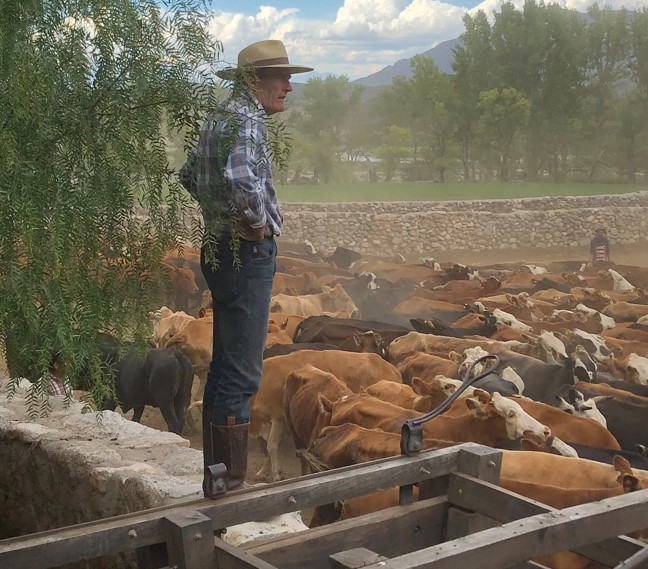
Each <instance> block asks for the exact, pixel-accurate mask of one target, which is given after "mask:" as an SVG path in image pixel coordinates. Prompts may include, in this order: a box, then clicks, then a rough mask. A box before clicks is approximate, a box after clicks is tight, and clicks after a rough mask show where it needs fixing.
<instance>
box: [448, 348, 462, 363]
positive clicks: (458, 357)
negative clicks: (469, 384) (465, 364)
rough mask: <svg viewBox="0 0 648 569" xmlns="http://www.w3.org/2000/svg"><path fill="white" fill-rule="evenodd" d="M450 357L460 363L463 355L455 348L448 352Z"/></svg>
mask: <svg viewBox="0 0 648 569" xmlns="http://www.w3.org/2000/svg"><path fill="white" fill-rule="evenodd" d="M448 359H449V360H450V361H452V362H454V363H456V364H460V363H461V360H462V359H463V356H462V355H461V354H460V353H459V352H455V351H454V350H453V351H451V352H450V353H449V354H448Z"/></svg>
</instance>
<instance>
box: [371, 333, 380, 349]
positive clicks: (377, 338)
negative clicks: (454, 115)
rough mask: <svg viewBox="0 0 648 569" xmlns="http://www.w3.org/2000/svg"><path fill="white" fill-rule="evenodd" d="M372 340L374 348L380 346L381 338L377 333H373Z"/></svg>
mask: <svg viewBox="0 0 648 569" xmlns="http://www.w3.org/2000/svg"><path fill="white" fill-rule="evenodd" d="M373 339H374V343H375V344H376V346H381V345H382V336H381V335H380V334H379V333H378V332H374V334H373Z"/></svg>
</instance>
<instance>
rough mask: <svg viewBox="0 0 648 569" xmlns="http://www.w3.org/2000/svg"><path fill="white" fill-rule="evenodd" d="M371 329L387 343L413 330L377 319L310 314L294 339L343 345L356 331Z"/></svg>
mask: <svg viewBox="0 0 648 569" xmlns="http://www.w3.org/2000/svg"><path fill="white" fill-rule="evenodd" d="M370 330H371V331H373V332H378V333H379V334H380V336H381V338H382V341H383V343H384V344H385V345H388V344H389V343H390V342H392V340H394V339H395V338H398V337H399V336H404V335H405V334H408V333H409V332H412V329H411V328H407V327H405V326H397V325H396V324H390V323H387V322H380V321H377V320H355V319H351V318H334V317H332V316H309V317H308V318H305V319H304V320H302V321H301V322H300V323H299V324H298V325H297V328H296V329H295V334H294V335H293V341H294V342H295V343H298V342H322V343H325V344H334V345H336V346H339V347H341V346H342V344H343V343H344V342H345V341H347V340H349V339H351V338H353V335H354V334H355V333H363V332H369V331H370Z"/></svg>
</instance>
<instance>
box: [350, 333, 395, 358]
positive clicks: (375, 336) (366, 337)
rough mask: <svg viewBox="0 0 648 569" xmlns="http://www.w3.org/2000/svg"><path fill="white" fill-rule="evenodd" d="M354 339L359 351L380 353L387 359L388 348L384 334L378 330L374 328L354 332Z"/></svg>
mask: <svg viewBox="0 0 648 569" xmlns="http://www.w3.org/2000/svg"><path fill="white" fill-rule="evenodd" d="M353 341H354V343H355V345H356V347H357V348H358V351H359V352H369V353H372V354H378V355H380V356H381V357H382V358H383V359H387V348H386V347H385V343H384V342H383V339H382V336H381V335H380V334H379V333H378V332H374V331H373V330H369V331H367V332H356V333H355V334H353Z"/></svg>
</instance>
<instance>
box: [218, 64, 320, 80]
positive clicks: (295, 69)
mask: <svg viewBox="0 0 648 569" xmlns="http://www.w3.org/2000/svg"><path fill="white" fill-rule="evenodd" d="M252 69H254V70H255V71H258V70H260V69H285V70H287V71H288V72H290V73H291V74H294V73H308V72H309V71H313V68H312V67H305V66H303V65H293V64H292V63H280V64H278V65H262V66H260V67H249V68H240V67H228V68H227V69H221V70H220V71H217V72H216V76H217V77H220V78H221V79H225V80H228V81H233V80H234V79H236V78H239V77H242V75H243V73H245V72H249V71H250V70H252Z"/></svg>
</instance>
